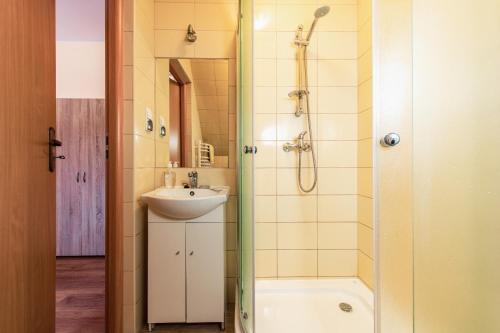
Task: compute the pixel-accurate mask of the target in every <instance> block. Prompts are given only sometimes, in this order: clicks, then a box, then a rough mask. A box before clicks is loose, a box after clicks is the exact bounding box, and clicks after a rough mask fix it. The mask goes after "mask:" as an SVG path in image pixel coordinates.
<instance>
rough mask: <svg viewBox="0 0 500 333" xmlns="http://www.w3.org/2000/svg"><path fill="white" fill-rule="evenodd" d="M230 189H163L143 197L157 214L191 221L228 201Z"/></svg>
mask: <svg viewBox="0 0 500 333" xmlns="http://www.w3.org/2000/svg"><path fill="white" fill-rule="evenodd" d="M228 194H229V188H228V187H212V188H210V189H201V188H177V187H176V188H165V187H161V188H158V189H156V190H154V191H152V192H148V193H145V194H143V195H142V196H141V199H142V201H143V202H145V203H146V204H147V205H148V207H149V208H150V209H151V210H153V211H154V212H155V213H157V214H160V215H163V216H166V217H169V218H172V219H182V220H189V219H194V218H197V217H200V216H203V215H205V214H207V213H209V212H211V211H212V210H214V209H215V208H217V207H219V206H220V205H222V204H223V203H225V202H226V201H227V198H228Z"/></svg>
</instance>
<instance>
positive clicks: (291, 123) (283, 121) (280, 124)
mask: <svg viewBox="0 0 500 333" xmlns="http://www.w3.org/2000/svg"><path fill="white" fill-rule="evenodd" d="M310 117H311V127H312V128H313V130H315V129H316V127H317V126H316V124H317V119H318V117H316V115H310ZM275 126H276V128H277V133H276V135H277V139H278V140H282V141H284V140H287V141H288V140H296V139H297V137H298V136H299V134H300V133H301V132H302V131H304V130H305V129H306V128H308V124H307V117H295V116H294V115H291V114H278V115H277V123H276V125H275Z"/></svg>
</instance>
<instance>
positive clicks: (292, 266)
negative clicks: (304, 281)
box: [278, 250, 318, 277]
mask: <svg viewBox="0 0 500 333" xmlns="http://www.w3.org/2000/svg"><path fill="white" fill-rule="evenodd" d="M317 255H318V251H317V250H278V277H292V276H295V277H308V276H316V274H317V269H318V267H317Z"/></svg>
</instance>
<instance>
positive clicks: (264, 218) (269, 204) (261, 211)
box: [255, 195, 277, 222]
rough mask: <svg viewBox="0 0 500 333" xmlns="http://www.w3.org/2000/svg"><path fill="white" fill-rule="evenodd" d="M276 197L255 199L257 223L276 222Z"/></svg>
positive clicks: (258, 196)
mask: <svg viewBox="0 0 500 333" xmlns="http://www.w3.org/2000/svg"><path fill="white" fill-rule="evenodd" d="M276 200H277V199H276V196H261V195H257V196H256V197H255V221H256V222H276Z"/></svg>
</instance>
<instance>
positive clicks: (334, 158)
mask: <svg viewBox="0 0 500 333" xmlns="http://www.w3.org/2000/svg"><path fill="white" fill-rule="evenodd" d="M357 152H358V142H357V141H319V142H318V165H319V167H357V166H358V161H357V155H358V154H357Z"/></svg>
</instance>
